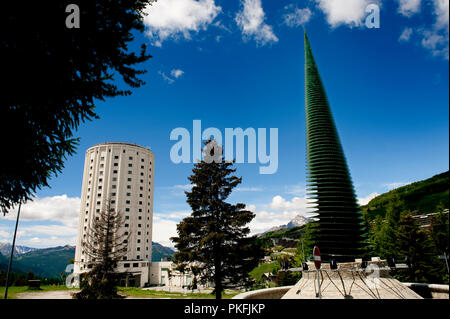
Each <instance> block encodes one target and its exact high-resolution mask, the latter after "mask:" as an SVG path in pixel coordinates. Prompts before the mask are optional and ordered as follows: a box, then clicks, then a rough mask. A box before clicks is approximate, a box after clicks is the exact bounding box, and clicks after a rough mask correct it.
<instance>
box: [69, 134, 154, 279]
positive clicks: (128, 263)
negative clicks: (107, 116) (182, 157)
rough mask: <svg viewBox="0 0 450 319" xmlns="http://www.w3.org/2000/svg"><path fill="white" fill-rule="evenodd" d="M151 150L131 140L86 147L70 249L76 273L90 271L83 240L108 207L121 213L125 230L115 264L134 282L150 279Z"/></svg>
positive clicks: (152, 159) (152, 156)
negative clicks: (74, 238) (120, 254)
mask: <svg viewBox="0 0 450 319" xmlns="http://www.w3.org/2000/svg"><path fill="white" fill-rule="evenodd" d="M154 165H155V155H154V154H153V152H152V151H151V150H150V149H148V148H145V147H142V146H139V145H135V144H130V143H103V144H98V145H94V146H92V147H90V148H89V149H88V150H87V151H86V157H85V162H84V174H83V185H82V190H81V208H80V217H79V226H78V240H77V246H76V250H75V267H74V272H75V273H82V272H85V271H87V270H89V269H90V268H91V267H92V266H91V265H90V260H89V257H88V256H87V255H86V254H85V252H84V251H83V248H82V241H83V239H86V238H88V237H89V235H88V234H87V231H88V230H89V227H90V226H91V225H92V223H93V220H94V218H95V216H96V214H98V213H99V212H100V211H102V210H104V209H106V205H107V202H108V200H109V201H110V205H111V208H114V209H116V210H117V211H120V212H121V213H122V215H123V216H124V218H125V220H124V225H123V226H122V227H124V228H125V229H121V230H120V232H121V233H123V232H126V234H127V233H129V234H130V237H129V238H128V253H127V254H126V256H124V257H123V260H122V261H120V262H119V264H118V271H119V272H124V273H125V272H126V273H128V274H129V275H132V276H129V277H130V278H131V281H134V282H135V283H134V285H136V286H141V287H142V286H144V285H145V284H146V283H148V282H149V270H150V263H151V259H152V221H153V178H154ZM130 284H131V285H133V283H131V282H130Z"/></svg>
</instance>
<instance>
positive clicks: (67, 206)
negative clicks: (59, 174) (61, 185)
mask: <svg viewBox="0 0 450 319" xmlns="http://www.w3.org/2000/svg"><path fill="white" fill-rule="evenodd" d="M17 208H18V207H15V209H14V210H13V211H11V213H10V214H8V215H6V219H9V220H14V219H15V218H16V216H17ZM79 214H80V198H79V197H68V196H67V195H59V196H52V197H43V198H39V197H36V198H34V199H33V201H28V202H27V203H25V204H23V205H22V209H21V211H20V220H21V221H43V220H47V221H56V222H60V223H62V224H63V225H66V226H69V227H77V225H78V216H79Z"/></svg>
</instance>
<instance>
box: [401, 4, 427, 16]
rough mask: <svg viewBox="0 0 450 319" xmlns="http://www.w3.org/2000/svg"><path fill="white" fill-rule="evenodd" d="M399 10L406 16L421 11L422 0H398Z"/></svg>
mask: <svg viewBox="0 0 450 319" xmlns="http://www.w3.org/2000/svg"><path fill="white" fill-rule="evenodd" d="M397 1H398V12H399V13H400V14H402V15H404V16H406V17H411V16H412V15H414V14H416V13H419V12H420V5H421V2H422V1H421V0H397Z"/></svg>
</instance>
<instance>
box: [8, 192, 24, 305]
mask: <svg viewBox="0 0 450 319" xmlns="http://www.w3.org/2000/svg"><path fill="white" fill-rule="evenodd" d="M21 207H22V200H20V202H19V210H18V211H17V218H16V228H15V229H14V237H13V243H12V246H11V254H10V256H9V266H8V272H7V274H6V284H5V299H8V281H9V274H10V272H11V267H12V260H13V256H14V247H15V245H16V235H17V225H18V224H19V216H20V208H21Z"/></svg>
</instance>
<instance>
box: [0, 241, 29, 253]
mask: <svg viewBox="0 0 450 319" xmlns="http://www.w3.org/2000/svg"><path fill="white" fill-rule="evenodd" d="M36 249H37V248H31V247H26V246H17V245H16V246H15V247H14V255H22V254H25V253H28V252H30V251H33V250H36ZM0 254H2V255H5V256H9V255H10V254H11V244H9V243H5V244H3V243H0Z"/></svg>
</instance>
